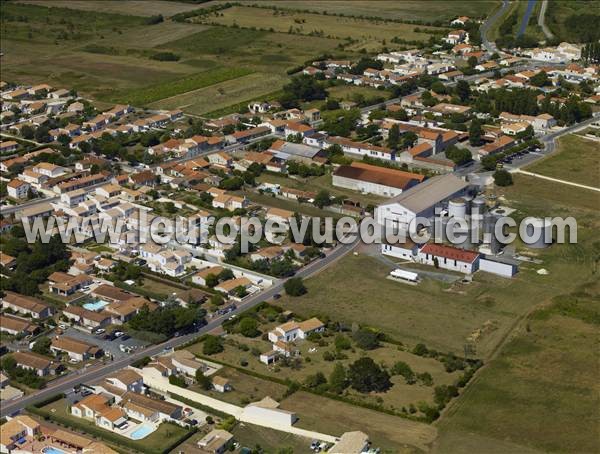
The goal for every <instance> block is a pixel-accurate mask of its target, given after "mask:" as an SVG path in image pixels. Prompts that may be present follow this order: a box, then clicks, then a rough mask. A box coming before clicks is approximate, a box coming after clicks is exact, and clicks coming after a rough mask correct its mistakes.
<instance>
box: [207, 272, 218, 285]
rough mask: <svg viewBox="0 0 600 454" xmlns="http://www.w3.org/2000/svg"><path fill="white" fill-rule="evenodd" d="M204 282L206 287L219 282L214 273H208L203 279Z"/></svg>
mask: <svg viewBox="0 0 600 454" xmlns="http://www.w3.org/2000/svg"><path fill="white" fill-rule="evenodd" d="M204 283H205V284H206V286H207V287H210V288H213V287H214V286H216V285H217V284H218V283H219V278H218V277H217V276H215V275H214V274H208V275H207V276H206V278H205V279H204Z"/></svg>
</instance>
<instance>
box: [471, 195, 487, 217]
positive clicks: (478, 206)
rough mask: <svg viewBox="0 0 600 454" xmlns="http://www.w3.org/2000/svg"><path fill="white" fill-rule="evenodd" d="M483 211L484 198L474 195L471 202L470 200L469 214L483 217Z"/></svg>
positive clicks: (484, 209)
mask: <svg viewBox="0 0 600 454" xmlns="http://www.w3.org/2000/svg"><path fill="white" fill-rule="evenodd" d="M485 211H486V205H485V199H484V198H483V197H475V198H474V199H473V202H471V216H480V217H481V218H483V214H484V213H485Z"/></svg>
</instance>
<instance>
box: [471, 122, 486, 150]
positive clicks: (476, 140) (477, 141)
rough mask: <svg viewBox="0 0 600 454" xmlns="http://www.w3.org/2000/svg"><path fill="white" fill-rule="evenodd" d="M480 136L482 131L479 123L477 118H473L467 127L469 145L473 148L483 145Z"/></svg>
mask: <svg viewBox="0 0 600 454" xmlns="http://www.w3.org/2000/svg"><path fill="white" fill-rule="evenodd" d="M482 134H483V130H482V128H481V123H480V121H479V120H478V119H477V118H473V120H472V121H471V125H470V126H469V143H470V144H471V145H472V146H474V147H477V146H479V145H481V144H482V143H483V141H482V140H481V136H482Z"/></svg>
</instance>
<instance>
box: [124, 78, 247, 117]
mask: <svg viewBox="0 0 600 454" xmlns="http://www.w3.org/2000/svg"><path fill="white" fill-rule="evenodd" d="M250 72H251V71H250V70H249V69H246V68H215V69H209V70H208V71H204V72H201V73H198V74H194V75H193V76H188V77H185V78H183V79H178V80H173V81H168V82H163V83H160V84H157V85H152V86H150V87H144V88H139V89H137V90H123V91H122V92H117V93H115V94H114V97H113V99H114V100H115V101H125V102H127V103H128V104H133V105H135V106H141V105H147V104H150V103H153V102H156V101H159V100H166V101H167V102H168V100H169V98H172V97H175V96H177V95H179V93H186V94H188V93H189V92H192V93H191V96H195V94H194V93H193V92H195V91H196V90H199V89H201V88H204V87H208V86H211V85H214V84H218V83H220V82H224V81H226V80H230V79H237V78H238V77H243V76H247V75H248V74H250ZM176 107H179V106H176Z"/></svg>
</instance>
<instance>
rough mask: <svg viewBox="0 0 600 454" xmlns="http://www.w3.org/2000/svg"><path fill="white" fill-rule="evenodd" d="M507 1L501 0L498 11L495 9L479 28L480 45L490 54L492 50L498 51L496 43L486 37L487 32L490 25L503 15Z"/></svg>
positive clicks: (506, 7) (507, 4)
mask: <svg viewBox="0 0 600 454" xmlns="http://www.w3.org/2000/svg"><path fill="white" fill-rule="evenodd" d="M508 6H509V2H508V0H502V6H501V7H500V9H499V10H498V11H496V12H495V13H494V14H492V16H490V17H489V18H488V19H487V20H486V21H485V22H484V23H483V24H482V25H481V28H480V29H479V30H480V32H481V45H482V46H483V47H484V48H485V50H486V51H488V52H489V53H490V54H493V53H494V52H498V48H497V47H496V43H495V42H493V41H490V40H489V38H488V32H489V31H490V28H491V27H492V25H494V24H495V23H496V22H497V21H498V20H499V19H500V18H502V17H504V13H505V12H506V10H507V9H508Z"/></svg>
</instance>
